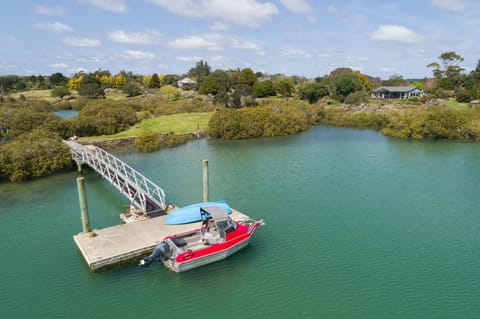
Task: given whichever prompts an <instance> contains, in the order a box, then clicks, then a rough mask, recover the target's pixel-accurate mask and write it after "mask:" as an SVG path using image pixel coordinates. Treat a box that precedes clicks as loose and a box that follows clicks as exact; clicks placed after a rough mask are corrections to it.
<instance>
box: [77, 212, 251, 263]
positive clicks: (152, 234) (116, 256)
mask: <svg viewBox="0 0 480 319" xmlns="http://www.w3.org/2000/svg"><path fill="white" fill-rule="evenodd" d="M230 216H231V217H232V219H234V220H241V219H245V218H249V217H248V216H246V215H244V214H242V213H240V212H239V211H237V210H234V209H232V214H231V215H230ZM165 219H166V216H160V217H155V218H151V219H145V220H141V221H136V222H132V223H128V224H122V225H116V226H112V227H107V228H103V229H96V230H93V232H94V233H95V236H94V237H92V236H91V234H89V233H80V234H78V235H75V236H73V238H74V240H75V243H76V244H77V246H78V249H79V250H80V252H81V253H82V255H83V257H84V259H85V261H86V262H87V264H88V266H89V268H90V270H91V271H93V272H100V271H104V270H107V269H109V268H113V267H116V266H119V265H122V264H126V263H130V262H133V261H137V260H139V259H141V258H142V257H144V256H145V255H147V254H149V253H150V252H151V251H152V250H153V248H154V247H155V246H156V245H157V244H158V243H160V242H161V241H162V240H163V238H164V237H166V236H168V235H173V234H178V233H183V232H188V231H191V230H194V229H196V228H199V227H200V225H201V222H197V223H191V224H184V225H165Z"/></svg>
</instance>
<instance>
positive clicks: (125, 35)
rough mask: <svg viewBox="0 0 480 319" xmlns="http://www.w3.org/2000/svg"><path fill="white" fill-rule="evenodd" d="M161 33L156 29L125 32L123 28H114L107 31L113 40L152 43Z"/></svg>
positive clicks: (155, 41) (130, 42) (156, 40)
mask: <svg viewBox="0 0 480 319" xmlns="http://www.w3.org/2000/svg"><path fill="white" fill-rule="evenodd" d="M160 36H161V33H160V32H158V31H154V30H152V31H146V32H126V31H124V30H115V31H112V32H109V33H108V38H109V39H110V40H112V41H115V42H121V43H129V44H154V43H157V42H158V38H159V37H160Z"/></svg>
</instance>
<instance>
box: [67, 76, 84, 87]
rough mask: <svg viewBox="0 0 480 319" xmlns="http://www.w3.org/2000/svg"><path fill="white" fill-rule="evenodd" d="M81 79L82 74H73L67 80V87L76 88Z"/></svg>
mask: <svg viewBox="0 0 480 319" xmlns="http://www.w3.org/2000/svg"><path fill="white" fill-rule="evenodd" d="M82 79H83V75H78V76H73V77H72V78H71V79H70V80H68V83H67V87H68V88H69V89H70V90H78V89H79V88H80V82H81V81H82Z"/></svg>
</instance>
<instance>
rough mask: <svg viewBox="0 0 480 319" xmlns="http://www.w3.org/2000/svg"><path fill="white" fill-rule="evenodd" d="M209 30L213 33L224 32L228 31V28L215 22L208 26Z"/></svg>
mask: <svg viewBox="0 0 480 319" xmlns="http://www.w3.org/2000/svg"><path fill="white" fill-rule="evenodd" d="M209 28H210V30H213V31H225V30H228V29H230V26H229V25H228V24H226V23H223V22H215V23H213V24H211V25H210V26H209Z"/></svg>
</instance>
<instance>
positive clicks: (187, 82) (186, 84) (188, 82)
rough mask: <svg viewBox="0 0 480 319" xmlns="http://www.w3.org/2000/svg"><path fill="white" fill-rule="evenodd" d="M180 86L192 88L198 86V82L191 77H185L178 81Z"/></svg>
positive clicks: (187, 88)
mask: <svg viewBox="0 0 480 319" xmlns="http://www.w3.org/2000/svg"><path fill="white" fill-rule="evenodd" d="M177 84H178V87H179V88H181V89H184V90H191V89H194V88H195V87H196V86H197V82H196V81H195V80H192V79H190V78H184V79H181V80H180V81H178V82H177Z"/></svg>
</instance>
